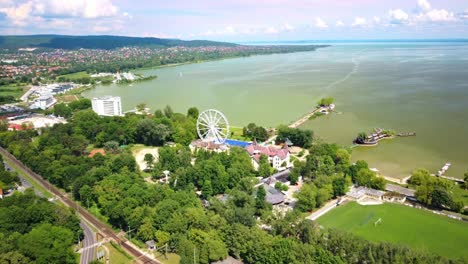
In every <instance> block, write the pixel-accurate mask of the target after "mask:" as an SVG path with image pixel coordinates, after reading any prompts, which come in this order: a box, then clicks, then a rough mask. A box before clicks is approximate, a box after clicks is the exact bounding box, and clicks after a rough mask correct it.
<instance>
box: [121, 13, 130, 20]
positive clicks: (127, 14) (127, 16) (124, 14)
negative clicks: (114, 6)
mask: <svg viewBox="0 0 468 264" xmlns="http://www.w3.org/2000/svg"><path fill="white" fill-rule="evenodd" d="M122 16H123V17H126V18H129V19H132V18H133V16H132V15H130V14H129V13H127V12H123V13H122Z"/></svg>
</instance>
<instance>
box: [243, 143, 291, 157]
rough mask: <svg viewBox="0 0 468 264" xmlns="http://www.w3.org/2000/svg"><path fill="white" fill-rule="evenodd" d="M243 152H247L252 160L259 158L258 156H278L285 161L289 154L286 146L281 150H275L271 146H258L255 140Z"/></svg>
mask: <svg viewBox="0 0 468 264" xmlns="http://www.w3.org/2000/svg"><path fill="white" fill-rule="evenodd" d="M245 150H247V152H248V153H249V154H250V156H253V157H254V159H257V158H258V157H259V156H260V154H264V155H266V156H268V157H274V156H278V157H279V158H280V159H285V158H286V156H287V155H288V153H289V148H288V146H287V145H286V144H285V145H284V147H283V148H282V149H277V148H275V147H273V146H269V147H264V146H261V145H258V144H257V141H255V140H254V142H253V143H252V144H251V145H248V146H246V147H245ZM256 156H258V157H256Z"/></svg>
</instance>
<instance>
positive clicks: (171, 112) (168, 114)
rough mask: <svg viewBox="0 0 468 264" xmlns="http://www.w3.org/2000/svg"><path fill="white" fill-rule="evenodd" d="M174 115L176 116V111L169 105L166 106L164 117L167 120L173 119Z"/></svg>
mask: <svg viewBox="0 0 468 264" xmlns="http://www.w3.org/2000/svg"><path fill="white" fill-rule="evenodd" d="M173 114H174V111H173V110H172V108H171V107H170V106H169V105H166V107H165V108H164V115H165V116H166V117H167V118H171V117H172V115H173Z"/></svg>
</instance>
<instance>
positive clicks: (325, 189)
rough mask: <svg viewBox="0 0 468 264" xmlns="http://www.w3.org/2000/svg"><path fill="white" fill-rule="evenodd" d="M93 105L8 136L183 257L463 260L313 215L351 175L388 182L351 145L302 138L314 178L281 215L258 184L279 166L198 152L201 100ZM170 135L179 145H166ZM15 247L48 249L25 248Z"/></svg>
mask: <svg viewBox="0 0 468 264" xmlns="http://www.w3.org/2000/svg"><path fill="white" fill-rule="evenodd" d="M87 107H89V104H88V102H86V99H83V101H82V102H79V103H75V104H73V105H71V106H70V105H69V106H67V105H57V106H55V108H54V111H56V114H59V113H62V114H63V113H66V114H64V115H66V116H67V117H68V121H69V122H68V123H67V124H60V125H55V126H54V127H52V128H47V129H44V130H42V131H41V134H40V135H39V134H38V133H37V132H34V131H3V132H0V145H1V146H3V147H5V148H7V149H8V150H9V151H10V152H11V153H12V154H14V155H15V156H16V157H17V158H18V159H20V160H22V161H23V162H24V163H25V164H26V165H27V166H29V167H31V168H32V169H33V170H34V171H36V172H37V173H39V174H41V175H43V177H44V178H46V179H48V180H49V181H51V182H52V183H53V184H55V185H57V186H59V187H61V188H63V189H64V190H66V191H68V192H71V194H72V197H73V198H74V199H76V200H78V201H81V202H82V203H83V204H84V205H85V206H86V207H88V208H91V209H92V210H93V211H95V212H97V213H99V214H101V215H102V216H103V217H104V218H105V219H107V221H108V222H109V223H110V224H111V225H112V226H114V227H115V228H122V229H127V228H128V227H129V226H131V227H132V229H135V231H133V232H134V235H132V237H135V238H136V239H137V240H139V241H140V243H141V242H144V241H147V240H150V239H153V240H155V241H156V243H157V245H158V246H163V245H165V244H168V245H169V248H170V250H171V251H174V252H176V253H177V254H179V255H180V256H181V263H187V264H189V263H194V252H196V254H195V263H210V262H213V261H216V260H221V259H224V258H225V257H226V256H227V255H231V256H233V257H235V258H238V259H242V261H244V263H272V264H273V263H317V262H318V263H463V262H464V261H463V260H448V259H446V258H444V257H440V256H436V255H433V254H431V253H429V252H425V251H420V250H415V249H410V248H407V247H403V246H399V245H395V244H389V243H375V242H369V241H366V240H363V239H360V238H357V237H356V236H354V235H351V234H349V233H346V232H341V231H337V230H326V229H325V230H324V229H321V228H320V227H318V226H317V225H316V224H315V223H314V222H312V221H309V220H305V219H304V217H303V212H305V211H309V210H311V209H314V208H317V207H319V206H320V205H322V204H323V203H324V202H326V201H327V200H329V199H331V198H332V197H336V196H339V195H342V194H343V193H345V192H346V190H347V186H349V183H350V182H354V183H356V184H358V185H364V186H370V187H374V188H383V181H382V180H381V178H378V177H376V176H375V174H374V173H373V172H372V171H370V170H369V168H368V166H367V164H366V163H365V162H362V161H361V162H357V163H356V164H354V165H352V164H351V163H350V152H349V151H348V150H347V149H344V148H341V147H340V146H338V145H336V144H327V143H321V142H314V141H313V140H312V139H310V141H307V142H301V143H304V145H308V146H309V147H310V149H309V151H310V153H311V154H310V155H309V156H307V158H306V160H305V161H303V162H300V161H295V168H294V169H293V171H292V173H291V175H290V181H291V182H293V183H294V182H297V180H298V177H299V175H301V176H303V178H304V181H305V186H304V187H303V188H302V189H301V191H300V192H299V193H298V194H297V198H298V200H299V201H298V204H297V206H296V209H295V210H293V211H291V212H288V213H286V214H285V215H282V214H277V213H274V212H273V211H272V210H271V205H270V204H268V203H267V202H266V201H265V190H264V189H263V188H258V189H255V188H254V185H255V183H257V181H258V180H257V178H256V176H260V177H264V176H268V175H269V173H271V171H269V172H267V173H265V174H262V170H259V171H255V170H254V169H253V167H252V163H251V161H250V157H249V156H248V154H247V153H246V152H245V151H244V150H242V149H240V148H235V147H234V148H232V149H231V151H230V153H229V154H227V153H212V152H206V151H197V152H195V153H193V154H192V153H191V151H190V149H189V148H188V147H187V145H188V144H189V143H190V142H191V141H192V140H193V139H195V138H196V130H195V124H196V118H197V116H198V109H196V108H191V109H189V110H188V112H187V114H180V113H174V112H173V111H172V109H171V108H170V107H166V108H165V109H163V110H157V111H156V112H155V113H154V115H152V116H151V117H147V116H141V115H135V114H128V115H126V116H125V117H99V116H97V115H96V114H95V113H94V112H92V111H91V110H89V109H87ZM67 109H68V110H67ZM282 131H283V132H282V133H283V136H284V137H288V136H293V135H296V136H298V138H301V137H302V135H303V134H302V133H298V131H295V130H291V131H290V130H285V129H283V130H282ZM288 133H289V134H288ZM308 133H310V135H312V132H311V131H310V132H307V133H306V134H308ZM168 141H172V142H175V143H176V146H175V147H173V146H165V143H166V142H168ZM133 143H142V144H146V145H151V146H161V147H160V148H159V160H158V161H157V162H155V163H154V164H153V166H152V171H151V174H152V177H153V179H158V178H161V177H162V176H163V174H162V171H163V170H169V171H170V176H171V177H170V180H169V184H153V183H148V182H146V181H145V180H144V179H143V177H142V172H140V171H139V170H138V168H137V166H136V162H135V159H134V158H133V156H132V154H131V151H130V149H129V145H131V144H133ZM96 147H103V148H104V149H105V150H106V155H101V154H96V155H94V156H93V157H89V156H88V153H89V150H90V148H96ZM193 159H194V160H193ZM192 161H194V162H193V163H192ZM148 162H149V163H151V162H152V159H148ZM197 190H198V191H200V193H198V194H197V193H196V191H197ZM221 194H222V196H219V195H221ZM20 197H22V196H20ZM26 197H29V196H26ZM220 197H223V198H220ZM16 199H19V198H16ZM29 199H32V198H29ZM35 199H37V198H35ZM39 201H41V200H40V199H39ZM262 224H263V225H262ZM0 226H2V225H0ZM261 226H263V227H265V226H267V227H268V228H261ZM40 228H41V226H40V225H39V226H37V227H35V228H34V229H33V230H32V231H31V232H33V231H34V230H36V229H40ZM8 230H10V229H8ZM29 231H30V230H26V231H24V233H27V232H29ZM1 232H7V231H1ZM35 232H39V231H35ZM7 244H12V245H16V244H15V243H14V242H11V243H7ZM11 250H13V251H16V250H19V251H18V252H19V254H24V256H25V257H28V258H30V259H39V258H38V256H35V255H28V254H26V252H25V251H21V248H19V249H16V248H13V249H11ZM11 250H10V251H11ZM8 252H9V251H8ZM465 261H466V260H465Z"/></svg>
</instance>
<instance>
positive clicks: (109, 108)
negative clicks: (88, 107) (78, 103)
mask: <svg viewBox="0 0 468 264" xmlns="http://www.w3.org/2000/svg"><path fill="white" fill-rule="evenodd" d="M91 104H92V107H93V111H94V112H96V113H97V114H98V115H101V116H121V115H122V103H121V101H120V97H118V96H102V97H95V98H93V100H92V102H91Z"/></svg>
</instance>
